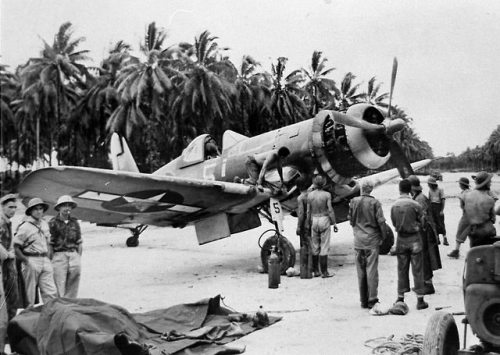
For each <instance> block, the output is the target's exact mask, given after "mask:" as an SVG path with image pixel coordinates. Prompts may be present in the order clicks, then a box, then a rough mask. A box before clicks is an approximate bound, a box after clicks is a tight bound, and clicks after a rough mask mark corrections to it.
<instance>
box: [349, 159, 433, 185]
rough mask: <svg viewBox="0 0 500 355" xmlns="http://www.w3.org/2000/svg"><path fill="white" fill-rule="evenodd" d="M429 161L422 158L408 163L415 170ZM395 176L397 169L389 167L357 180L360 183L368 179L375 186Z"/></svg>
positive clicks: (429, 160) (397, 174) (430, 161)
mask: <svg viewBox="0 0 500 355" xmlns="http://www.w3.org/2000/svg"><path fill="white" fill-rule="evenodd" d="M430 163H432V159H424V160H419V161H417V162H414V163H411V164H410V165H411V167H412V168H413V170H414V171H417V170H419V169H422V168H424V167H426V166H427V165H429V164H430ZM396 177H400V175H399V171H398V169H389V170H386V171H382V172H380V173H376V174H373V175H368V176H365V177H362V178H361V179H359V180H358V182H359V183H360V184H361V182H362V181H363V180H370V181H371V182H372V183H373V187H377V186H380V185H383V184H385V183H386V182H388V181H390V180H392V179H394V178H396Z"/></svg>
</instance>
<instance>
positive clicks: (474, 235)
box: [464, 171, 496, 248]
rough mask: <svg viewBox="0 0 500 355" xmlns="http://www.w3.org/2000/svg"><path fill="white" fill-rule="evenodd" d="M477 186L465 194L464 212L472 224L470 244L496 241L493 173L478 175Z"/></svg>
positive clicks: (485, 243) (473, 245) (476, 244)
mask: <svg viewBox="0 0 500 355" xmlns="http://www.w3.org/2000/svg"><path fill="white" fill-rule="evenodd" d="M475 181H476V187H475V189H474V190H472V191H470V192H468V193H467V194H466V195H465V196H464V212H465V216H466V217H467V221H468V222H469V225H470V232H469V240H470V246H471V248H472V247H476V246H478V245H487V244H492V243H494V242H495V236H496V230H495V226H494V225H493V224H494V223H495V211H494V208H495V199H494V198H493V197H492V196H491V194H490V186H491V174H488V173H487V172H485V171H482V172H480V173H479V174H477V175H476V180H475Z"/></svg>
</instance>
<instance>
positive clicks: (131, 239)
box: [126, 236, 139, 248]
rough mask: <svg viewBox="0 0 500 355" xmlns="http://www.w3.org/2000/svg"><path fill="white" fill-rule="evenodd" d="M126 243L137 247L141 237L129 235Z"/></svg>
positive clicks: (131, 246) (130, 246)
mask: <svg viewBox="0 0 500 355" xmlns="http://www.w3.org/2000/svg"><path fill="white" fill-rule="evenodd" d="M126 244H127V246H128V247H129V248H135V247H136V246H138V245H139V237H138V236H137V237H136V236H131V237H128V238H127V242H126Z"/></svg>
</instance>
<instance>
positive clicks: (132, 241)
mask: <svg viewBox="0 0 500 355" xmlns="http://www.w3.org/2000/svg"><path fill="white" fill-rule="evenodd" d="M147 227H148V226H147V225H144V224H139V225H138V226H137V227H135V228H129V229H130V231H131V232H132V236H131V237H128V238H127V242H126V244H127V246H128V247H129V248H135V247H136V246H138V245H139V235H141V233H142V232H144V230H145V229H146V228H147Z"/></svg>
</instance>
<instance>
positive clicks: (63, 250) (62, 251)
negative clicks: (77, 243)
mask: <svg viewBox="0 0 500 355" xmlns="http://www.w3.org/2000/svg"><path fill="white" fill-rule="evenodd" d="M67 251H68V252H70V253H72V252H76V249H58V250H54V253H64V252H67Z"/></svg>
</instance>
